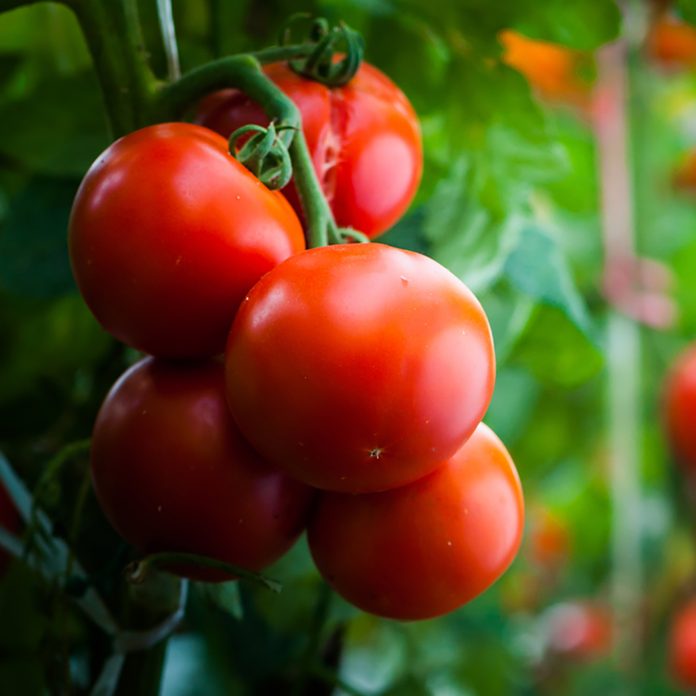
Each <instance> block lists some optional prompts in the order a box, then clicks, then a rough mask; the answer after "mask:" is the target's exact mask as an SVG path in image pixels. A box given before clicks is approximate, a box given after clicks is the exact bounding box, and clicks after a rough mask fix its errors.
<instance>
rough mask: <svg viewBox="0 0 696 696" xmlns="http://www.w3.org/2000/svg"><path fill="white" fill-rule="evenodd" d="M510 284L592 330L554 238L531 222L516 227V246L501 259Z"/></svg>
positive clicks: (575, 322)
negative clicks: (518, 233)
mask: <svg viewBox="0 0 696 696" xmlns="http://www.w3.org/2000/svg"><path fill="white" fill-rule="evenodd" d="M505 276H506V278H507V279H508V281H509V282H510V283H511V285H512V286H513V287H515V288H516V289H517V290H519V291H520V292H522V293H524V294H526V295H528V296H529V297H531V298H533V299H534V300H537V301H538V302H542V303H544V304H547V305H549V306H551V307H557V308H558V309H560V310H561V311H563V312H564V313H565V315H566V316H567V317H568V318H569V319H570V320H571V321H572V322H573V323H574V324H575V325H576V326H577V327H578V329H580V330H581V331H582V332H583V333H584V334H586V335H587V336H588V337H589V336H592V334H593V327H592V324H591V321H590V317H589V314H588V312H587V308H586V307H585V303H584V302H583V300H582V297H581V296H580V293H579V292H578V291H577V289H576V287H575V285H574V284H573V280H572V277H571V275H570V271H569V269H568V266H567V264H566V262H565V259H564V258H563V255H562V254H561V252H560V249H559V248H558V244H557V243H556V241H555V240H554V239H553V237H551V236H550V235H548V234H547V233H545V232H544V231H542V230H541V229H540V228H538V227H536V226H533V225H526V226H525V227H523V228H522V230H521V231H520V235H519V238H518V241H517V246H516V247H515V249H514V250H513V251H512V253H511V254H510V255H509V256H508V258H507V260H506V262H505Z"/></svg>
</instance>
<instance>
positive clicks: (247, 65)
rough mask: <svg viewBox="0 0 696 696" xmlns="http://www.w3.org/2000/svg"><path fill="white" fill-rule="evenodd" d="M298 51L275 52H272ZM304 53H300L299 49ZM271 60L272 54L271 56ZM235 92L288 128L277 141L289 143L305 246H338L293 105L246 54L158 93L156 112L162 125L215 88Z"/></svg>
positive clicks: (196, 72)
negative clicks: (306, 243) (300, 202)
mask: <svg viewBox="0 0 696 696" xmlns="http://www.w3.org/2000/svg"><path fill="white" fill-rule="evenodd" d="M296 48H297V47H288V46H286V47H282V48H278V49H277V52H278V54H280V52H283V55H284V56H287V55H288V51H290V50H294V49H296ZM303 50H304V49H303ZM274 55H275V54H274ZM225 87H236V88H237V89H239V90H241V91H242V92H244V93H245V94H246V95H247V96H248V97H249V98H250V99H253V100H254V101H255V102H256V103H257V104H259V105H260V106H261V108H262V109H263V110H264V112H265V113H266V115H267V116H268V117H269V119H271V120H275V121H276V123H277V128H278V129H279V130H280V128H281V127H282V126H290V127H291V128H290V129H288V130H286V131H283V132H282V135H281V137H284V138H285V139H286V140H290V139H291V140H292V142H291V144H290V147H289V150H290V157H291V159H292V165H293V172H294V179H295V185H296V187H297V191H298V193H299V195H300V200H301V201H302V207H303V209H304V212H305V216H306V222H307V227H308V246H310V247H317V246H325V245H326V244H328V243H329V242H336V241H341V238H340V233H339V230H338V228H337V226H336V223H335V221H334V218H333V213H332V212H331V208H330V207H329V204H328V202H327V201H326V197H325V196H324V192H323V191H322V188H321V185H320V183H319V180H318V179H317V175H316V172H315V171H314V165H313V164H312V158H311V156H310V154H309V149H308V148H307V142H306V140H305V137H304V134H303V133H302V129H301V118H300V113H299V111H298V109H297V107H296V106H295V104H294V103H293V102H292V101H291V100H290V99H289V98H288V97H287V96H286V95H285V94H284V93H283V92H282V90H280V89H279V88H278V87H277V86H276V85H275V83H274V82H273V81H272V80H271V79H269V78H268V77H267V76H266V75H265V74H264V72H263V70H261V66H260V64H259V61H258V60H257V59H256V58H255V57H254V56H252V55H250V54H243V55H238V56H230V57H228V58H221V59H220V60H216V61H213V62H211V63H207V64H206V65H203V66H201V67H199V68H196V69H194V70H192V71H191V72H188V73H186V75H184V76H183V77H182V78H181V79H180V80H178V81H177V82H174V83H172V84H169V85H166V86H165V87H163V88H162V90H161V92H160V94H159V99H158V102H159V103H158V106H157V112H158V115H159V117H160V118H161V119H162V120H166V119H171V118H179V117H181V115H182V114H183V113H184V112H185V111H186V110H187V109H188V108H189V107H190V105H191V104H194V103H195V102H196V101H198V100H199V99H201V98H202V97H204V96H205V95H207V94H209V93H210V92H212V91H214V90H216V89H222V88H225Z"/></svg>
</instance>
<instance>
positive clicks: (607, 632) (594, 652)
mask: <svg viewBox="0 0 696 696" xmlns="http://www.w3.org/2000/svg"><path fill="white" fill-rule="evenodd" d="M546 621H547V647H548V650H549V652H551V653H552V654H555V655H557V656H563V657H565V658H570V659H572V660H590V659H594V658H597V657H601V656H602V655H607V654H608V653H609V651H610V649H611V643H612V632H613V628H612V620H611V614H610V613H609V612H608V611H607V610H606V609H605V608H604V607H603V606H601V605H599V604H597V603H595V602H589V601H574V602H566V603H563V604H558V605H556V606H554V607H552V608H551V609H550V610H549V611H548V613H547V616H546Z"/></svg>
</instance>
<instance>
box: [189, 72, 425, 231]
mask: <svg viewBox="0 0 696 696" xmlns="http://www.w3.org/2000/svg"><path fill="white" fill-rule="evenodd" d="M264 72H265V73H266V75H268V77H270V78H271V79H272V80H273V81H274V82H275V83H276V85H278V87H280V89H281V90H283V92H285V94H286V95H287V96H288V97H290V99H292V101H293V102H295V104H296V105H297V107H298V109H299V110H300V113H301V115H302V131H303V133H304V135H305V138H306V139H307V146H308V148H309V152H310V154H311V156H312V161H313V163H314V169H315V170H316V173H317V176H318V177H319V181H320V183H321V185H322V188H323V190H324V195H325V196H326V198H327V199H328V201H329V204H330V205H331V208H332V210H333V213H334V216H335V218H336V222H337V223H338V224H339V225H340V226H341V227H353V228H355V229H357V230H360V231H362V232H364V233H365V234H366V235H368V236H369V237H375V236H377V235H378V234H380V233H381V232H384V230H386V229H388V228H389V227H391V226H392V225H393V224H394V223H395V222H396V221H397V220H398V219H399V218H400V217H401V216H402V215H403V214H404V212H406V209H407V208H408V206H409V204H410V203H411V201H412V200H413V197H414V195H415V193H416V189H417V188H418V182H419V181H420V177H421V172H422V169H423V151H422V146H421V135H420V126H419V124H418V118H417V116H416V114H415V112H414V111H413V108H412V106H411V104H410V102H409V101H408V99H407V98H406V96H405V95H404V94H403V92H402V91H401V90H400V89H399V88H398V87H397V86H396V85H395V84H394V83H393V82H392V81H391V80H390V79H389V78H388V77H387V76H386V75H384V74H383V73H382V72H380V71H379V70H378V69H377V68H375V67H374V66H372V65H369V64H368V63H363V64H362V65H361V66H360V68H359V69H358V71H357V73H356V74H355V76H354V77H353V78H352V79H351V80H350V82H349V83H348V84H346V85H343V86H341V87H327V86H326V85H323V84H321V83H319V82H315V81H313V80H309V79H307V78H305V77H302V76H300V75H297V74H296V73H294V72H293V71H292V70H291V69H290V68H289V67H288V66H287V64H286V63H273V64H271V65H267V66H265V67H264ZM196 121H197V122H198V123H200V124H202V125H204V126H206V127H208V128H211V129H213V130H214V131H217V132H218V133H220V134H221V135H224V136H225V137H229V136H230V134H231V133H232V132H233V131H234V130H236V129H237V128H239V127H240V126H244V125H246V124H247V123H256V124H259V125H267V124H268V121H269V119H268V117H267V116H266V114H264V112H263V110H262V109H261V108H260V107H259V106H258V105H257V104H255V103H254V102H252V101H251V100H250V99H248V98H247V97H246V96H245V95H244V94H242V93H240V92H239V91H237V90H224V91H222V92H216V93H215V94H212V95H210V96H209V97H208V98H207V99H205V100H204V101H203V102H202V103H201V104H200V106H199V108H198V113H197V115H196ZM283 193H284V194H285V196H286V197H287V199H288V200H289V201H290V202H291V203H292V205H293V207H294V208H295V210H296V212H297V213H298V215H300V217H302V206H301V204H300V200H299V197H298V195H297V191H296V189H295V186H294V183H293V182H290V184H288V186H286V187H285V189H283Z"/></svg>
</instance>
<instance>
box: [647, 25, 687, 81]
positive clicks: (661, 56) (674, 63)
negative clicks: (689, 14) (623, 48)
mask: <svg viewBox="0 0 696 696" xmlns="http://www.w3.org/2000/svg"><path fill="white" fill-rule="evenodd" d="M646 48H647V51H648V55H649V56H650V57H651V58H652V59H653V60H654V61H655V62H657V63H659V64H660V65H662V66H663V67H665V68H671V69H687V70H688V69H691V68H694V67H696V27H692V26H691V25H689V24H686V23H685V22H682V21H681V20H679V19H677V18H676V17H670V16H669V15H667V14H663V15H661V16H660V17H658V19H656V20H655V22H654V23H653V25H652V26H651V27H650V31H649V32H648V36H647V41H646Z"/></svg>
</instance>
